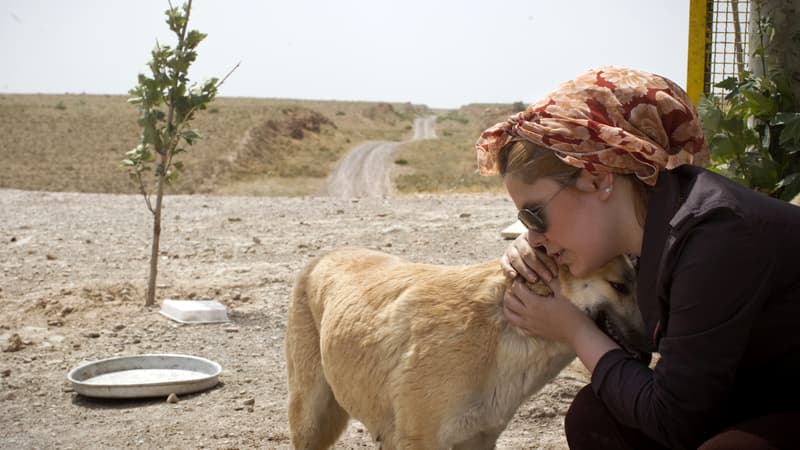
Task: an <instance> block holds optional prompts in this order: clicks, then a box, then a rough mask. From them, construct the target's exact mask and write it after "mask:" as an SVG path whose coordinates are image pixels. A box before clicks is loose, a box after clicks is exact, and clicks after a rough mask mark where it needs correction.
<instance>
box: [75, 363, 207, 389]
mask: <svg viewBox="0 0 800 450" xmlns="http://www.w3.org/2000/svg"><path fill="white" fill-rule="evenodd" d="M221 373H222V366H220V365H219V364H217V363H215V362H214V361H210V360H208V359H205V358H199V357H197V356H190V355H173V354H153V355H138V356H119V357H114V358H108V359H103V360H100V361H94V362H89V363H86V364H82V365H80V366H78V367H76V368H74V369H72V370H71V371H70V372H69V374H68V375H67V379H68V380H69V381H70V383H72V388H73V389H74V390H75V392H77V393H78V394H81V395H85V396H87V397H102V398H137V397H163V396H167V395H169V394H176V395H178V394H189V393H192V392H198V391H202V390H205V389H210V388H212V387H214V386H216V385H217V383H219V375H220V374H221Z"/></svg>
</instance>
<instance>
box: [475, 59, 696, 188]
mask: <svg viewBox="0 0 800 450" xmlns="http://www.w3.org/2000/svg"><path fill="white" fill-rule="evenodd" d="M519 140H527V141H531V142H533V143H535V144H538V145H541V146H544V147H547V148H550V149H552V150H553V151H554V152H555V154H556V155H557V156H558V157H559V158H560V159H561V160H562V161H564V162H565V163H567V164H569V165H571V166H575V167H580V168H585V169H587V170H589V171H590V172H594V169H595V168H598V167H601V168H605V169H606V170H608V171H610V172H614V173H622V174H629V173H634V174H636V176H637V177H638V178H639V179H641V180H642V181H643V182H645V183H647V184H649V185H651V186H652V185H655V184H656V179H657V177H658V172H659V171H660V170H662V169H664V168H666V169H672V168H674V167H677V166H680V165H683V164H695V165H705V164H706V163H707V162H708V158H709V155H708V147H707V146H706V143H705V139H704V138H703V128H702V126H701V123H700V119H699V118H698V116H697V111H696V110H695V108H694V106H693V105H692V102H691V101H690V100H689V97H688V96H687V95H686V92H684V91H683V89H681V88H680V87H679V86H678V85H677V84H675V83H674V82H672V81H670V80H668V79H666V78H664V77H662V76H659V75H654V74H650V73H646V72H641V71H638V70H633V69H628V68H622V67H600V68H598V69H593V70H590V71H589V72H587V73H585V74H583V75H581V76H579V77H578V78H575V79H574V80H572V81H568V82H566V83H564V84H562V85H561V86H559V87H558V89H556V90H555V91H554V92H552V93H550V95H548V96H547V97H545V98H544V100H542V101H540V102H538V103H535V104H533V105H531V106H529V107H528V109H527V110H525V111H522V112H520V113H518V114H514V115H512V116H511V117H509V118H508V119H507V120H506V121H505V122H501V123H498V124H496V125H494V126H492V127H490V128H488V129H487V130H486V131H484V132H483V133H481V137H480V138H479V139H478V142H477V143H476V144H475V147H476V149H477V151H478V169H479V172H480V174H481V175H496V174H497V173H498V154H499V153H500V149H502V148H503V146H504V145H506V144H507V143H509V142H512V141H519Z"/></svg>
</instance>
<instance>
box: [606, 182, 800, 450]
mask: <svg viewBox="0 0 800 450" xmlns="http://www.w3.org/2000/svg"><path fill="white" fill-rule="evenodd" d="M637 282H638V287H637V294H638V301H639V308H640V309H641V311H642V315H643V317H644V320H645V324H646V325H647V329H648V330H649V332H650V333H652V336H653V343H654V345H655V346H656V348H657V351H658V352H659V353H660V356H661V357H660V359H659V361H658V362H657V363H656V365H655V368H654V369H653V370H651V369H649V368H648V367H647V366H645V365H644V364H642V363H640V362H637V361H636V360H634V359H633V358H631V357H630V356H628V354H627V353H625V352H624V351H622V350H612V351H610V352H608V353H606V354H605V355H603V357H602V358H601V359H600V361H599V362H598V364H597V367H596V368H595V370H594V373H593V374H592V386H593V389H594V391H595V393H596V394H597V395H598V397H600V399H602V400H603V402H604V404H605V405H606V406H607V407H608V408H609V410H610V411H611V412H612V414H613V415H614V416H615V417H616V418H617V420H619V421H620V422H621V423H623V424H625V425H628V426H631V427H634V428H637V429H640V430H641V431H643V432H644V433H645V434H647V435H648V436H650V437H651V438H653V439H655V440H657V441H659V442H661V443H662V444H664V445H665V446H667V447H670V448H697V446H698V444H699V443H701V442H702V441H703V440H704V439H705V438H708V437H709V436H710V435H711V434H713V433H715V432H716V431H719V430H720V429H721V428H723V427H725V426H726V425H730V424H732V423H734V422H736V421H739V420H741V419H743V418H747V417H753V416H758V415H764V414H768V413H770V412H777V411H786V410H791V411H800V382H799V381H800V208H798V207H796V206H793V205H790V204H788V203H785V202H782V201H779V200H775V199H772V198H769V197H767V196H765V195H763V194H759V193H756V192H754V191H751V190H749V189H746V188H744V187H741V186H740V185H738V184H736V183H734V182H732V181H730V180H728V179H726V178H724V177H722V176H719V175H716V174H714V173H712V172H709V171H707V170H704V169H700V168H697V167H691V166H684V167H679V168H677V169H674V170H672V171H668V172H667V171H665V172H662V173H661V174H660V176H659V179H658V184H657V185H656V186H655V188H654V189H653V191H652V193H651V194H650V198H649V203H648V209H647V220H646V223H645V229H644V241H643V245H642V254H641V258H640V260H639V267H638V276H637ZM798 427H800V424H798Z"/></svg>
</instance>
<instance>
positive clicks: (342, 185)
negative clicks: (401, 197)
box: [327, 116, 436, 198]
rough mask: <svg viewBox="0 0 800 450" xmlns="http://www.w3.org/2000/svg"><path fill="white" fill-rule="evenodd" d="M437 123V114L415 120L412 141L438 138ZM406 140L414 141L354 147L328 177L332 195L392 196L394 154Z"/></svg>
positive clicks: (352, 196)
mask: <svg viewBox="0 0 800 450" xmlns="http://www.w3.org/2000/svg"><path fill="white" fill-rule="evenodd" d="M435 124H436V117H435V116H430V117H421V118H417V119H415V120H414V135H413V137H412V138H411V141H417V140H422V139H434V138H436V131H435V129H434V125H435ZM405 142H410V141H404V142H384V141H377V142H365V143H363V144H361V145H359V146H357V147H355V148H354V149H352V150H350V152H349V153H348V154H347V155H346V156H345V157H344V158H342V160H341V161H339V164H338V165H337V166H336V169H335V170H334V171H333V173H332V174H331V176H330V177H329V178H328V184H327V193H328V195H329V196H331V197H337V198H359V197H388V196H391V195H392V193H393V191H394V187H393V186H392V180H391V171H392V166H393V163H394V160H393V156H394V154H395V153H396V152H397V150H398V149H399V148H400V146H401V145H402V144H404V143H405Z"/></svg>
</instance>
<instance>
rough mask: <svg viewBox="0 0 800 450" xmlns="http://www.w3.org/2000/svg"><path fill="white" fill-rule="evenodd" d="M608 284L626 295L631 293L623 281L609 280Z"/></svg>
mask: <svg viewBox="0 0 800 450" xmlns="http://www.w3.org/2000/svg"><path fill="white" fill-rule="evenodd" d="M608 284H610V285H611V287H612V288H614V290H615V291H617V292H619V293H620V294H622V295H628V294H630V293H631V289H630V287H629V286H628V285H627V284H625V283H617V282H616V281H609V282H608Z"/></svg>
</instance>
